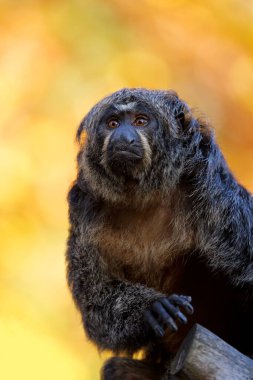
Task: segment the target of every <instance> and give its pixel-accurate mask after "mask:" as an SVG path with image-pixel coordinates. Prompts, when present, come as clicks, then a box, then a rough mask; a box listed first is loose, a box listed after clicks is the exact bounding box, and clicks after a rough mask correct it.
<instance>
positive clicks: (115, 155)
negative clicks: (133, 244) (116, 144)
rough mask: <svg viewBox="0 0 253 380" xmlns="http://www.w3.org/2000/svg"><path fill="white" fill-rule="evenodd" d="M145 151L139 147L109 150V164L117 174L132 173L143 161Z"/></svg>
mask: <svg viewBox="0 0 253 380" xmlns="http://www.w3.org/2000/svg"><path fill="white" fill-rule="evenodd" d="M142 159H143V152H142V151H141V150H140V149H138V151H137V150H134V149H131V150H130V149H120V150H119V149H117V150H114V151H109V152H108V164H109V166H110V168H111V170H112V171H113V172H116V174H123V175H125V174H126V173H130V172H131V171H132V170H133V169H134V168H136V167H137V166H138V164H140V163H141V161H142Z"/></svg>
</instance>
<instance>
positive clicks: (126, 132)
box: [97, 103, 158, 180]
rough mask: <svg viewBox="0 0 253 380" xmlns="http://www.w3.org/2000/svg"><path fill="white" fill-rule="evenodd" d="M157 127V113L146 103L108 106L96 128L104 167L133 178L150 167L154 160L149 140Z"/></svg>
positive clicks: (116, 173) (114, 172) (113, 172)
mask: <svg viewBox="0 0 253 380" xmlns="http://www.w3.org/2000/svg"><path fill="white" fill-rule="evenodd" d="M157 127H158V122H157V120H156V118H155V116H154V115H153V114H152V112H150V110H148V109H147V108H146V107H145V106H144V105H143V104H137V103H128V104H121V105H120V104H118V105H117V104H116V105H111V106H109V107H108V108H107V109H106V110H105V112H104V114H103V116H102V118H101V120H100V121H99V123H98V129H97V143H98V144H100V148H101V160H100V163H101V164H102V165H103V167H104V169H105V171H107V172H111V173H112V174H114V175H117V176H121V177H122V176H123V177H125V178H128V179H129V180H130V179H131V178H137V177H138V176H139V175H140V173H141V172H142V171H145V170H148V168H149V166H150V165H151V161H152V159H151V156H152V151H151V147H150V142H149V141H150V140H151V139H152V136H153V135H154V133H155V131H156V130H157ZM101 143H102V144H101Z"/></svg>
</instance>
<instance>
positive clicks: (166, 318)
mask: <svg viewBox="0 0 253 380" xmlns="http://www.w3.org/2000/svg"><path fill="white" fill-rule="evenodd" d="M152 310H154V311H155V312H156V313H157V315H158V316H159V317H160V318H161V320H162V322H164V323H166V324H167V325H168V326H169V328H170V329H171V330H172V331H177V330H178V328H177V325H176V323H175V322H174V320H173V318H172V317H171V316H170V315H169V314H168V313H167V311H166V309H165V308H164V307H163V306H162V305H161V303H160V302H159V301H157V302H155V303H154V304H153V306H152Z"/></svg>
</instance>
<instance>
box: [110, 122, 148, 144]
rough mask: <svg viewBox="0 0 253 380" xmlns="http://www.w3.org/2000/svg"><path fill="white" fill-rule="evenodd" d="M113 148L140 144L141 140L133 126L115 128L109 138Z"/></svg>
mask: <svg viewBox="0 0 253 380" xmlns="http://www.w3.org/2000/svg"><path fill="white" fill-rule="evenodd" d="M110 143H111V145H112V147H113V150H121V147H122V146H123V147H129V146H136V147H137V146H140V145H141V140H140V136H139V134H138V133H137V132H136V131H135V129H134V128H133V127H129V126H122V127H120V128H117V129H116V130H115V131H114V132H113V134H112V136H111V139H110Z"/></svg>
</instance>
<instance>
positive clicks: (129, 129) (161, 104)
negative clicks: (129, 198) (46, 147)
mask: <svg viewBox="0 0 253 380" xmlns="http://www.w3.org/2000/svg"><path fill="white" fill-rule="evenodd" d="M194 120H195V119H194V118H192V115H191V112H190V109H189V107H188V106H187V105H186V104H185V103H184V102H182V101H181V100H180V99H179V98H178V97H177V95H176V94H175V93H174V92H172V91H153V90H151V91H150V90H145V89H123V90H120V91H118V92H116V93H114V94H112V95H111V96H109V97H107V98H105V99H103V100H102V101H100V102H99V103H97V104H96V105H95V106H94V107H93V108H92V110H91V111H90V112H89V114H88V115H87V116H86V117H85V118H84V120H83V122H82V123H81V125H80V127H79V129H78V133H77V138H78V140H79V142H80V141H81V140H82V133H86V134H87V140H86V144H84V145H83V144H81V145H80V148H81V149H80V152H79V155H78V168H79V181H81V180H83V179H84V180H85V181H86V182H88V183H89V185H90V186H91V187H92V188H93V189H96V191H95V192H97V193H99V194H102V195H103V196H104V197H107V198H110V199H113V200H118V199H122V197H124V196H126V194H127V192H128V191H129V189H131V193H132V194H137V193H138V194H139V197H144V195H145V194H146V195H148V194H149V193H154V191H155V192H156V191H157V190H158V191H160V190H162V192H167V191H170V190H169V189H172V188H175V186H176V185H177V184H178V183H179V181H180V178H182V175H183V171H184V170H185V168H186V166H187V160H188V158H187V157H190V156H191V154H192V153H191V152H192V151H193V149H194V148H193V145H194V144H195V143H194V144H193V142H194V138H193V133H195V132H193V130H194V128H195V127H194V128H193V125H194V123H195V121H196V120H195V121H194ZM197 129H198V128H196V130H197ZM198 133H199V132H198ZM196 136H197V135H196ZM188 166H189V167H192V164H190V165H188Z"/></svg>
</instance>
